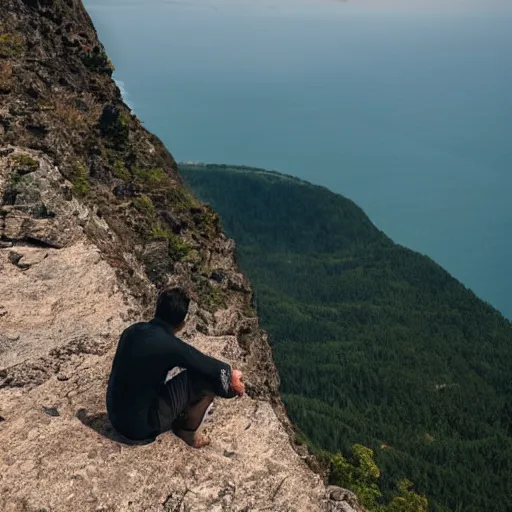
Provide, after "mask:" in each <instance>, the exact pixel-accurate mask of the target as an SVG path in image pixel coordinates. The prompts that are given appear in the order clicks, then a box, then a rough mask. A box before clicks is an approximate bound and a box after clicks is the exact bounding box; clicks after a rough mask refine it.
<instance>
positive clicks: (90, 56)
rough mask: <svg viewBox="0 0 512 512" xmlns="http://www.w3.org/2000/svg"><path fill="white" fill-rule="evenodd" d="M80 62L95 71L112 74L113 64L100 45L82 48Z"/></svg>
mask: <svg viewBox="0 0 512 512" xmlns="http://www.w3.org/2000/svg"><path fill="white" fill-rule="evenodd" d="M82 62H83V63H84V65H85V67H86V68H87V69H89V70H91V71H94V72H96V73H106V74H107V75H112V73H113V72H114V65H113V64H112V62H111V61H110V59H109V58H108V55H107V54H106V52H105V49H104V48H103V47H102V46H95V47H94V48H92V49H89V48H84V49H83V53H82Z"/></svg>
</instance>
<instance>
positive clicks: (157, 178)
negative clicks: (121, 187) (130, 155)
mask: <svg viewBox="0 0 512 512" xmlns="http://www.w3.org/2000/svg"><path fill="white" fill-rule="evenodd" d="M134 175H135V180H136V181H137V182H139V183H141V184H143V185H145V186H146V187H147V188H150V189H155V188H165V187H166V186H169V185H170V180H169V176H168V175H167V173H166V172H165V171H164V170H163V169H162V168H160V167H156V168H154V169H139V168H135V170H134Z"/></svg>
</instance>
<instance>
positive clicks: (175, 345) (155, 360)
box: [107, 318, 236, 439]
mask: <svg viewBox="0 0 512 512" xmlns="http://www.w3.org/2000/svg"><path fill="white" fill-rule="evenodd" d="M177 366H179V367H182V368H186V369H188V370H193V371H194V372H198V373H200V374H201V375H202V376H203V377H204V378H205V379H207V380H208V381H209V382H210V383H211V386H212V390H213V391H214V392H215V393H216V394H217V395H218V396H221V397H223V398H232V397H234V396H236V394H235V393H233V391H232V390H231V367H230V366H229V365H228V364H227V363H223V362H222V361H219V360H217V359H215V358H213V357H210V356H207V355H205V354H203V353H202V352H200V351H199V350H197V349H195V348H194V347H192V346H191V345H189V344H187V343H185V342H183V341H181V340H180V339H178V338H177V337H176V336H174V334H173V332H172V329H171V327H170V325H168V324H167V323H165V322H163V321H162V320H159V319H157V318H155V319H153V320H151V322H148V323H146V322H141V323H138V324H134V325H132V326H130V327H128V328H127V329H126V330H125V331H124V332H123V334H122V335H121V338H120V340H119V344H118V347H117V352H116V355H115V357H114V362H113V364H112V371H111V374H110V379H109V383H108V390H107V410H108V415H109V418H110V421H111V422H112V424H113V426H114V428H115V429H116V430H117V431H118V432H120V433H121V434H123V435H125V436H126V437H128V438H130V439H147V438H149V437H153V436H155V435H157V434H158V433H157V432H155V431H154V426H153V427H151V425H150V424H149V423H148V415H149V410H150V408H151V406H152V405H153V404H154V403H155V402H156V399H157V395H158V392H159V390H160V388H161V386H162V384H163V383H164V382H165V379H166V377H167V373H168V372H169V371H170V370H172V369H173V368H175V367H177Z"/></svg>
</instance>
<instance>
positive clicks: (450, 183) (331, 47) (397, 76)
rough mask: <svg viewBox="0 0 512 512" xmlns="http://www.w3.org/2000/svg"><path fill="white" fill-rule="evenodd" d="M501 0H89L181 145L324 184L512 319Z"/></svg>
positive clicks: (508, 37)
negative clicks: (440, 0)
mask: <svg viewBox="0 0 512 512" xmlns="http://www.w3.org/2000/svg"><path fill="white" fill-rule="evenodd" d="M489 2H490V3H488V4H486V3H485V2H479V4H480V6H481V7H480V8H477V7H475V5H477V3H476V2H475V3H474V4H473V3H471V2H466V4H465V3H464V2H456V1H455V0H453V2H448V1H447V2H445V3H444V4H441V3H439V5H438V4H437V3H436V0H434V2H433V7H432V6H430V7H427V5H428V4H427V3H426V2H425V3H424V4H423V3H422V1H421V0H420V1H419V3H418V4H417V7H418V8H413V7H411V6H409V7H405V6H404V5H406V4H404V2H400V1H399V0H381V1H380V2H377V1H373V0H365V1H363V0H361V1H360V2H357V1H356V0H354V1H353V2H348V3H347V2H329V1H327V0H326V1H320V0H316V1H313V0H311V1H310V2H307V1H305V0H298V1H296V2H291V1H290V0H282V1H281V2H278V1H277V0H275V1H272V0H267V1H263V2H262V1H261V0H260V1H256V0H254V2H248V1H247V0H238V1H236V2H235V1H231V0H220V1H216V0H209V1H207V0H197V1H194V0H190V1H164V0H152V1H150V0H144V1H142V0H132V1H115V0H86V1H85V4H86V6H87V8H88V9H89V12H90V14H91V16H92V18H93V20H94V23H95V25H96V27H97V29H98V32H99V35H100V38H101V39H102V41H103V43H104V44H105V46H106V48H107V51H108V53H109V55H110V57H111V58H112V60H113V62H114V64H115V66H116V68H117V70H116V75H115V76H116V79H117V80H118V82H119V83H120V85H121V87H122V88H123V89H124V91H125V99H126V100H127V101H128V102H129V103H130V105H131V106H132V108H133V109H134V111H135V113H136V114H137V115H138V116H139V117H140V118H141V119H142V120H143V122H144V124H145V126H146V127H147V128H149V129H150V130H151V131H153V132H155V133H156V134H157V135H158V136H159V137H160V138H161V139H162V140H163V141H164V142H165V143H166V144H167V146H168V148H169V149H170V150H171V152H172V153H173V154H174V156H175V158H176V159H177V160H179V161H189V160H192V161H203V162H212V163H233V164H245V165H252V166H258V167H263V168H268V169H275V170H279V171H282V172H286V173H289V174H294V175H296V176H298V177H300V178H304V179H307V180H309V181H311V182H313V183H317V184H321V185H325V186H327V187H329V188H330V189H332V190H333V191H335V192H339V193H341V194H343V195H345V196H347V197H349V198H351V199H353V200H354V201H356V202H357V203H358V204H359V205H360V206H361V207H362V208H363V209H364V210H365V211H366V213H368V215H369V216H370V217H371V219H372V220H373V222H374V223H375V224H376V225H377V226H378V227H379V228H380V229H382V230H383V231H385V232H386V233H387V234H388V235H389V236H390V237H391V238H393V239H394V240H395V241H396V242H398V243H401V244H403V245H406V246H408V247H410V248H412V249H415V250H418V251H420V252H422V253H424V254H427V255H429V256H431V257H432V258H433V259H435V260H436V261H437V262H439V263H440V264H441V265H443V266H444V267H445V268H446V269H447V270H448V271H449V272H450V273H451V274H452V275H454V276H455V277H457V278H458V279H459V280H461V281H462V282H463V283H464V284H465V285H466V286H468V287H470V288H471V289H473V290H474V291H475V292H476V293H477V294H478V295H479V296H480V297H482V298H483V299H485V300H487V301H488V302H490V303H491V304H492V305H494V306H495V307H496V308H498V309H499V310H500V311H502V312H503V313H504V314H505V315H506V316H508V317H509V318H512V28H511V27H512V15H511V13H512V9H510V8H507V7H506V3H501V2H500V1H499V0H496V4H494V3H493V0H489ZM451 3H453V8H451V9H448V8H445V7H442V5H446V4H450V5H451ZM410 4H411V5H412V4H414V0H411V2H410ZM464 5H467V6H469V7H468V8H467V9H466V8H462V7H461V6H464ZM457 6H458V7H457ZM485 6H487V7H485ZM421 7H423V8H421Z"/></svg>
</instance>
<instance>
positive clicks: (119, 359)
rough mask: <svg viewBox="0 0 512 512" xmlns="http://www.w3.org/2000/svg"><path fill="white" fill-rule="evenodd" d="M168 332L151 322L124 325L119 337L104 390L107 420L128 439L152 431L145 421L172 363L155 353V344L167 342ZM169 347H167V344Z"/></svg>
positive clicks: (141, 437) (159, 344)
mask: <svg viewBox="0 0 512 512" xmlns="http://www.w3.org/2000/svg"><path fill="white" fill-rule="evenodd" d="M168 338H170V336H169V335H168V334H167V333H166V332H165V331H164V330H163V329H162V328H161V327H160V326H158V325H155V324H154V323H153V322H148V323H138V324H134V325H132V326H130V327H128V328H127V329H126V330H125V331H124V332H123V334H122V335H121V338H120V340H119V345H118V347H117V351H116V355H115V357H114V362H113V364H112V372H111V374H110V379H109V383H108V390H107V409H108V413H109V417H110V421H111V422H112V424H113V425H114V427H115V428H116V430H118V431H119V432H121V433H122V434H125V435H126V436H128V437H129V438H131V439H145V438H148V437H151V436H152V435H155V433H154V432H152V430H153V429H152V427H151V426H150V425H149V423H148V414H149V410H150V407H151V405H152V404H153V403H154V401H155V400H156V397H157V395H158V390H159V388H160V386H161V384H162V383H163V382H164V381H165V377H166V374H167V372H168V370H170V369H171V367H172V361H171V360H170V359H169V358H162V357H159V356H158V353H159V351H158V349H157V347H160V346H162V344H167V343H168V342H169V345H170V344H171V343H170V341H169V339H168ZM169 348H171V347H169Z"/></svg>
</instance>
